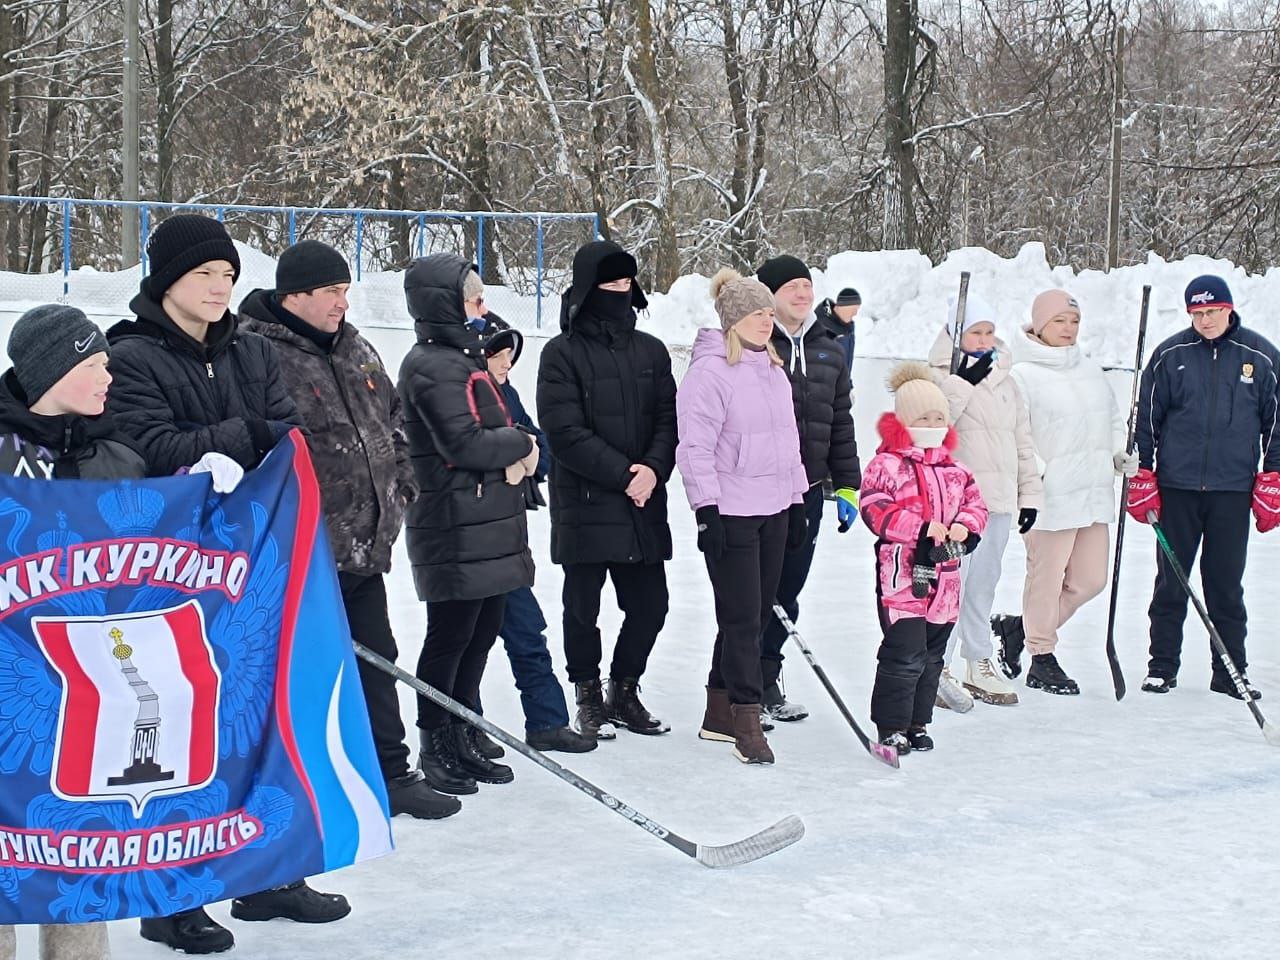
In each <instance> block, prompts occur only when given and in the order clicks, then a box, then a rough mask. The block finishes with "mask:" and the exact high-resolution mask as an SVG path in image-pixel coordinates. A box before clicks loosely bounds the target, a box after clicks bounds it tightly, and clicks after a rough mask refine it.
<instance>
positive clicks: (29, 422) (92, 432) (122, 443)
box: [0, 370, 146, 480]
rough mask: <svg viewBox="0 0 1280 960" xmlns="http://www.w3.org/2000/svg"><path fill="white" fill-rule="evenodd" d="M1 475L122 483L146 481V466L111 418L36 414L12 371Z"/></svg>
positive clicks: (5, 386)
mask: <svg viewBox="0 0 1280 960" xmlns="http://www.w3.org/2000/svg"><path fill="white" fill-rule="evenodd" d="M0 472H3V473H4V475H5V476H10V477H30V478H32V479H35V480H119V479H126V478H136V477H142V476H145V475H146V463H145V462H144V461H143V459H142V454H140V453H139V452H138V451H137V450H135V449H134V448H133V446H132V445H131V444H130V443H129V442H128V441H127V440H126V439H125V437H124V436H123V435H122V434H121V433H120V432H119V431H118V430H117V429H116V426H115V423H114V421H113V420H112V419H111V414H110V413H103V414H100V415H99V416H96V417H76V416H56V417H46V416H41V415H40V414H38V413H32V412H31V410H30V409H29V408H28V406H27V396H26V394H25V393H24V392H23V390H22V386H21V385H20V384H19V383H18V378H17V377H16V376H14V373H13V371H12V370H9V371H8V372H7V373H5V375H4V376H3V377H0Z"/></svg>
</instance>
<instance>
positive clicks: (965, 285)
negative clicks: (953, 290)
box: [951, 270, 969, 373]
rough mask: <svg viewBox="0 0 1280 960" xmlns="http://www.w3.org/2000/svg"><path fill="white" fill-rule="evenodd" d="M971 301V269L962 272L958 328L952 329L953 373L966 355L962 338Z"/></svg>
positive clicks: (957, 318) (957, 303) (957, 312)
mask: <svg viewBox="0 0 1280 960" xmlns="http://www.w3.org/2000/svg"><path fill="white" fill-rule="evenodd" d="M968 302H969V271H968V270H965V271H962V272H961V274H960V296H958V297H957V298H956V328H955V329H954V330H952V331H951V373H955V372H956V371H957V370H959V369H960V361H961V360H962V359H963V357H964V355H963V354H962V353H961V351H960V338H961V337H963V336H964V315H965V307H966V305H967V304H968Z"/></svg>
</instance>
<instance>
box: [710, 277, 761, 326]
mask: <svg viewBox="0 0 1280 960" xmlns="http://www.w3.org/2000/svg"><path fill="white" fill-rule="evenodd" d="M711 296H712V297H714V298H715V301H716V313H718V314H719V315H720V329H721V330H728V329H729V328H730V327H732V326H733V325H734V324H735V323H737V322H738V321H739V320H741V319H742V318H743V317H745V316H748V315H749V314H752V313H755V312H756V311H757V310H772V309H773V306H774V304H773V294H772V293H770V292H769V288H768V287H766V286H765V285H764V284H763V283H761V282H760V281H759V280H757V279H755V278H754V277H744V276H742V275H741V274H739V273H738V271H737V270H733V269H731V268H729V267H725V268H724V269H723V270H721V271H720V272H719V273H717V274H716V275H715V276H714V277H712V278H711Z"/></svg>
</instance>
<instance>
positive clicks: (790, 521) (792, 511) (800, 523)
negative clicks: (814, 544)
mask: <svg viewBox="0 0 1280 960" xmlns="http://www.w3.org/2000/svg"><path fill="white" fill-rule="evenodd" d="M808 536H809V520H808V518H806V517H805V515H804V504H803V503H793V504H792V505H791V506H790V507H789V508H788V510H787V549H788V550H799V549H800V548H801V547H803V546H804V541H805V538H807V537H808Z"/></svg>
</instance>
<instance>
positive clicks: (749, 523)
mask: <svg viewBox="0 0 1280 960" xmlns="http://www.w3.org/2000/svg"><path fill="white" fill-rule="evenodd" d="M711 295H712V296H713V297H715V301H716V312H717V313H718V314H719V315H720V329H719V330H710V329H704V330H699V331H698V336H697V339H696V340H695V341H694V344H693V362H692V363H691V364H690V366H689V371H688V373H686V374H685V377H684V381H683V382H682V383H681V385H680V389H679V391H678V392H677V394H676V417H677V420H678V424H679V436H680V443H679V446H678V447H677V448H676V465H677V466H678V467H679V468H680V475H681V477H682V478H683V479H684V489H685V493H686V494H687V495H688V497H689V505H690V506H692V507H693V509H694V514H695V516H696V517H697V520H698V549H699V550H701V551H702V553H703V555H704V557H705V559H706V563H707V572H708V573H709V574H710V576H711V589H712V591H713V592H714V593H715V605H716V623H717V625H718V627H719V629H718V631H717V633H716V642H715V648H714V650H713V652H712V655H711V673H710V675H709V676H708V678H707V710H706V715H705V716H704V717H703V721H702V729H701V730H700V731H699V733H698V736H700V737H701V738H702V739H704V740H719V741H724V742H732V743H734V756H736V757H737V758H738V759H739V760H741V761H742V762H743V763H772V762H773V752H772V751H771V750H770V749H769V744H768V741H766V740H765V737H764V732H763V731H762V730H761V728H760V700H761V696H762V694H763V689H762V686H763V681H762V677H761V674H760V630H761V627H762V625H763V623H764V621H765V618H766V617H767V616H768V615H769V612H770V611H771V610H772V609H773V600H774V594H775V593H776V591H777V588H778V578H779V577H780V576H781V574H782V558H783V553H784V551H785V550H786V549H788V548H791V549H794V548H795V547H796V546H799V545H800V544H801V543H802V542H803V541H804V536H805V517H804V506H803V503H802V499H803V496H804V493H805V491H806V490H807V489H808V487H809V483H808V479H807V477H806V476H805V471H804V467H803V465H802V464H801V462H800V435H799V433H798V431H797V429H796V420H795V412H794V410H793V408H792V403H791V383H790V381H789V380H788V379H787V375H786V373H785V371H784V370H783V369H782V361H781V360H780V359H779V358H778V355H777V354H776V353H775V352H774V350H773V347H772V346H771V345H770V343H769V338H770V336H771V335H772V333H773V295H772V294H771V293H770V292H769V289H768V287H766V286H765V285H764V284H762V283H760V282H759V281H758V280H755V279H752V278H745V277H741V276H739V275H738V274H737V273H736V272H734V271H733V270H721V271H720V272H719V273H718V274H716V276H715V277H714V278H713V279H712V281H711Z"/></svg>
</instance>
